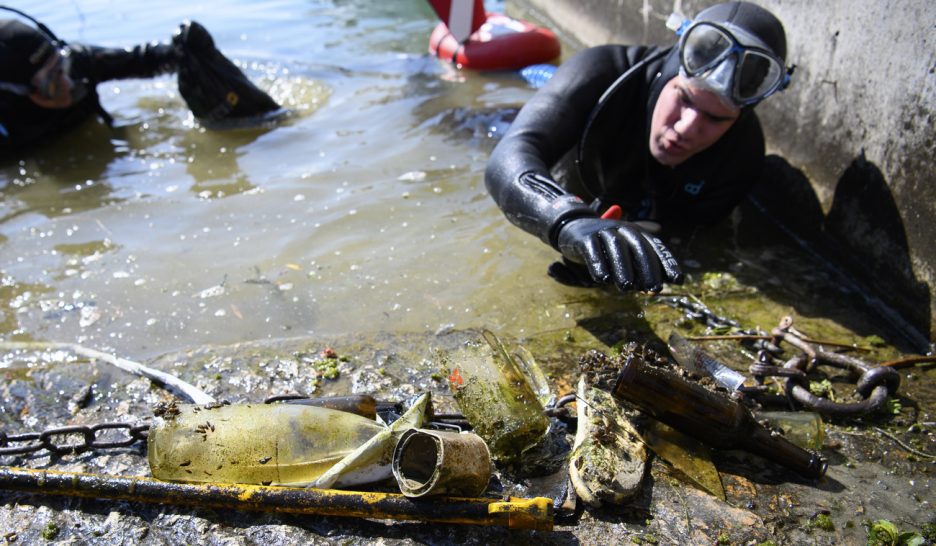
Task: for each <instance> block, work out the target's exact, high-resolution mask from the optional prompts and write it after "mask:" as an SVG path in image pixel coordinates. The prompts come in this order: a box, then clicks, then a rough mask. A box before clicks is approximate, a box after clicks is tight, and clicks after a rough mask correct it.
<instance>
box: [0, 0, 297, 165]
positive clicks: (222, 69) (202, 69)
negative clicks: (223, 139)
mask: <svg viewBox="0 0 936 546" xmlns="http://www.w3.org/2000/svg"><path fill="white" fill-rule="evenodd" d="M0 10H3V11H9V12H13V13H15V14H17V15H19V16H20V17H21V18H23V19H25V20H27V21H29V22H30V24H26V23H24V22H22V21H20V20H19V19H0V157H3V156H5V155H7V153H8V152H10V151H13V150H20V149H23V148H26V147H29V146H32V145H34V144H36V143H38V142H42V141H44V140H45V139H47V138H48V137H51V136H54V135H57V134H61V133H63V132H65V131H67V130H69V129H71V128H72V127H74V126H76V125H78V124H79V123H81V122H83V121H85V120H86V119H88V118H90V117H92V116H94V115H98V116H99V117H100V118H101V119H103V120H104V121H105V122H106V123H108V124H110V122H111V121H112V120H111V118H110V116H109V115H108V114H107V112H105V111H104V109H103V108H102V107H101V104H100V101H99V99H98V95H97V92H96V90H95V86H96V85H97V84H98V83H101V82H105V81H108V80H115V79H126V78H149V77H154V76H158V75H160V74H165V73H169V72H178V84H179V92H180V94H181V95H182V97H183V99H185V101H186V103H187V104H188V106H189V108H190V109H191V110H192V112H193V113H194V114H195V116H196V117H197V118H199V119H201V120H203V121H206V122H217V121H220V120H226V119H233V118H248V117H253V116H259V115H262V114H267V113H270V112H274V111H277V110H279V108H280V107H279V105H278V104H277V103H276V101H274V100H273V99H272V98H270V96H269V95H267V94H266V93H264V92H263V91H261V90H260V89H259V88H257V87H256V86H255V85H254V84H253V83H251V82H250V80H248V79H247V77H246V76H245V75H244V74H243V73H242V72H241V71H240V69H238V68H237V67H236V66H234V64H233V63H231V61H230V60H228V59H227V58H226V57H224V55H222V54H221V52H219V51H218V50H217V49H216V48H215V46H214V40H213V39H212V38H211V35H210V34H209V33H208V31H207V30H205V28H204V27H203V26H201V25H200V24H198V23H195V22H186V23H183V24H182V25H181V26H180V28H179V30H178V31H177V32H176V33H175V35H174V36H173V38H172V42H171V43H165V44H160V43H150V44H145V45H139V46H136V47H133V48H127V49H120V48H104V47H97V46H88V45H77V44H74V45H73V44H66V43H65V42H64V41H62V40H60V39H59V38H58V37H57V36H55V34H53V33H52V31H51V30H49V29H48V27H46V26H45V25H43V24H42V23H40V22H39V21H36V20H35V19H33V18H32V17H30V16H29V15H27V14H25V13H23V12H21V11H19V10H16V9H13V8H9V7H6V6H0ZM0 13H2V11H0Z"/></svg>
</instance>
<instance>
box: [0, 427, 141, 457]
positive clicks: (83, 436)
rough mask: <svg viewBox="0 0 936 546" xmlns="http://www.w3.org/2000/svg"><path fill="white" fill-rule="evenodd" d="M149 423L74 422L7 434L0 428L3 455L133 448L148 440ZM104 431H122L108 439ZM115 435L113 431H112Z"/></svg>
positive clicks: (58, 453)
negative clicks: (71, 424) (37, 430)
mask: <svg viewBox="0 0 936 546" xmlns="http://www.w3.org/2000/svg"><path fill="white" fill-rule="evenodd" d="M149 428H150V425H149V423H143V424H138V425H131V424H130V423H100V424H97V425H74V426H68V427H57V428H50V429H47V430H44V431H42V432H26V433H23V434H7V433H6V432H4V431H2V430H0V456H3V455H25V454H28V453H35V452H37V451H42V450H47V451H49V452H51V453H54V454H56V455H64V454H68V453H81V452H83V451H88V450H91V449H115V448H121V447H130V446H132V445H133V444H135V443H137V442H139V441H144V440H146V437H147V434H148V433H149ZM104 431H121V434H122V435H121V436H119V437H118V438H116V439H115V438H108V437H105V434H101V433H102V432H104ZM111 434H113V433H111Z"/></svg>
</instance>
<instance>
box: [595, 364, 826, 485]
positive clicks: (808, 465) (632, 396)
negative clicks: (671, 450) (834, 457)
mask: <svg viewBox="0 0 936 546" xmlns="http://www.w3.org/2000/svg"><path fill="white" fill-rule="evenodd" d="M613 395H614V396H615V397H616V398H619V399H623V400H626V401H628V402H630V403H631V404H634V405H635V406H637V407H638V408H640V409H641V410H643V411H645V412H647V413H649V414H650V415H652V416H653V417H655V418H656V419H658V420H659V421H662V422H664V423H666V424H667V425H669V426H671V427H673V428H675V429H677V430H679V431H681V432H683V433H685V434H688V435H690V436H693V437H694V438H696V439H698V440H699V441H701V442H702V443H704V444H707V445H709V446H711V447H714V448H717V449H743V450H745V451H750V452H751V453H755V454H757V455H760V456H761V457H764V458H766V459H769V460H771V461H773V462H776V463H779V464H781V465H783V466H785V467H787V468H789V469H791V470H794V471H796V472H797V473H799V474H800V475H802V476H804V477H807V478H813V479H818V478H821V477H822V476H823V475H824V474H825V471H826V466H827V463H826V461H825V460H824V459H823V458H822V457H820V456H819V455H818V454H816V453H810V452H809V451H806V450H804V449H802V448H800V447H798V446H796V445H794V444H793V443H791V442H789V441H788V440H786V439H785V438H784V437H783V436H781V435H779V434H772V433H771V432H770V431H769V430H767V429H766V428H764V427H762V426H761V425H760V424H758V423H757V421H756V420H755V419H754V416H753V415H751V412H750V411H748V409H747V408H746V407H744V406H743V405H742V404H740V403H739V402H737V401H735V400H732V399H730V398H727V397H725V396H721V395H718V394H716V393H714V392H712V391H709V390H708V389H706V388H705V387H703V386H702V385H699V384H698V383H695V382H691V381H688V380H686V379H684V378H682V377H681V376H679V375H677V374H675V373H673V372H672V371H670V370H667V369H664V368H662V367H657V366H651V365H649V364H647V363H645V362H644V361H643V360H641V359H640V358H637V357H630V358H628V359H627V361H626V362H625V363H624V365H623V366H622V367H621V372H620V375H619V376H618V379H617V384H616V385H615V386H614V391H613Z"/></svg>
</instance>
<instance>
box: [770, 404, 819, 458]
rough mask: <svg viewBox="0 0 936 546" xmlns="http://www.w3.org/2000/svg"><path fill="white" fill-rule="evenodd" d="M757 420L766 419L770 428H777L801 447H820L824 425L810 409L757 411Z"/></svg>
mask: <svg viewBox="0 0 936 546" xmlns="http://www.w3.org/2000/svg"><path fill="white" fill-rule="evenodd" d="M754 418H755V419H757V422H759V423H763V422H765V421H766V423H767V425H768V426H769V427H771V428H775V429H779V430H780V431H781V432H783V436H784V437H785V438H786V439H787V440H789V441H791V442H793V443H794V444H796V445H798V446H800V447H801V448H803V449H822V443H823V441H824V440H825V427H824V426H823V424H822V417H821V416H820V415H819V414H818V413H815V412H811V411H758V412H757V413H755V414H754Z"/></svg>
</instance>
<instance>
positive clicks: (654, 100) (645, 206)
mask: <svg viewBox="0 0 936 546" xmlns="http://www.w3.org/2000/svg"><path fill="white" fill-rule="evenodd" d="M674 22H675V23H676V24H675V25H673V26H674V27H678V29H677V33H678V34H679V35H680V40H679V43H678V45H676V46H674V47H672V48H667V49H660V48H653V47H643V46H632V47H628V46H623V45H606V46H598V47H593V48H590V49H586V50H584V51H582V52H580V53H578V54H577V55H575V56H573V57H572V58H570V59H569V60H568V61H566V62H565V63H563V64H562V65H561V66H560V67H559V68H558V69H557V70H556V73H555V75H554V76H553V77H552V78H551V79H550V81H549V82H548V83H547V84H546V85H545V86H544V87H542V88H541V89H540V90H539V91H538V92H537V93H536V95H534V96H533V97H532V98H531V99H530V101H529V102H527V103H526V104H525V105H524V106H523V108H522V109H521V110H520V113H519V114H518V115H517V118H516V120H515V121H514V123H513V124H512V125H511V127H510V129H509V131H508V132H507V134H506V135H505V136H504V138H503V139H502V140H501V141H500V142H499V143H498V145H497V146H496V147H495V149H494V151H493V153H492V155H491V158H490V160H489V162H488V166H487V171H486V173H485V183H486V185H487V188H488V191H489V192H490V193H491V195H492V197H493V198H494V200H495V201H496V202H497V204H498V206H499V207H500V208H501V210H503V212H504V214H505V215H506V216H507V218H508V219H509V220H510V221H511V222H512V223H514V224H516V225H517V226H519V227H520V228H522V229H524V230H525V231H527V232H529V233H531V234H533V235H536V236H538V237H539V238H540V239H541V240H542V241H543V242H545V243H547V244H549V245H550V246H552V247H553V248H555V249H556V250H558V251H559V252H561V253H562V255H563V261H562V262H556V263H554V264H553V265H552V266H550V268H549V274H550V275H551V276H553V277H554V278H556V279H557V280H559V281H560V282H563V283H566V284H572V285H585V286H593V285H598V284H610V283H613V284H614V285H616V286H617V287H618V288H619V289H621V290H631V289H636V290H645V291H653V292H656V291H659V290H660V289H661V288H662V284H663V283H664V282H668V283H680V282H682V274H681V272H680V270H679V265H678V263H677V261H676V260H675V259H674V258H673V256H672V254H671V253H670V252H669V250H668V249H667V248H666V246H665V245H664V244H663V242H662V241H661V240H660V239H659V238H657V237H656V236H655V234H656V233H658V232H659V231H660V228H661V226H662V225H663V224H665V225H675V224H710V223H714V222H716V221H718V220H720V219H722V218H724V217H725V216H727V215H728V214H729V213H730V212H731V210H732V209H733V208H734V207H735V205H737V203H738V202H739V201H740V200H741V198H742V197H744V195H745V194H747V192H748V191H749V189H750V188H751V187H752V185H753V183H754V182H755V180H756V178H757V176H758V174H759V171H760V169H761V165H762V163H763V160H764V137H763V133H762V131H761V127H760V123H759V122H758V120H757V116H756V115H755V114H754V112H753V107H754V106H755V105H756V104H757V103H758V102H760V101H761V100H763V99H765V98H766V97H768V96H769V95H771V94H772V93H774V92H775V91H777V90H780V89H783V88H784V87H786V85H788V83H789V78H790V75H791V74H792V68H786V67H785V64H784V59H785V56H786V37H785V32H784V29H783V25H782V24H781V23H780V21H779V20H777V18H776V17H775V16H774V15H773V14H771V13H770V12H768V11H767V10H765V9H763V8H761V7H759V6H756V5H754V4H750V3H747V2H729V3H724V4H717V5H714V6H712V7H710V8H707V9H705V10H703V11H702V12H701V13H699V15H698V16H697V17H696V18H695V19H694V20H692V21H682V22H681V24H680V22H679V21H674ZM586 201H588V203H586ZM619 213H620V215H619Z"/></svg>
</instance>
